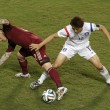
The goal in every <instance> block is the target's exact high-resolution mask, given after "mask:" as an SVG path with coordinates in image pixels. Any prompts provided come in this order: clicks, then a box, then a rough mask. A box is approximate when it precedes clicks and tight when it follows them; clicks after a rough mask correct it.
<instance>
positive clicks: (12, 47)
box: [6, 40, 16, 52]
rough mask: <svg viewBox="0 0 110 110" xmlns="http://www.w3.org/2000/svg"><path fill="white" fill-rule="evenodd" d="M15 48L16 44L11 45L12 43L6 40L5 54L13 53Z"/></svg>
mask: <svg viewBox="0 0 110 110" xmlns="http://www.w3.org/2000/svg"><path fill="white" fill-rule="evenodd" d="M15 47H16V44H15V43H13V42H12V41H10V40H8V48H7V50H6V52H12V51H14V49H15Z"/></svg>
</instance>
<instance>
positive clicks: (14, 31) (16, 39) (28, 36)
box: [3, 24, 42, 48]
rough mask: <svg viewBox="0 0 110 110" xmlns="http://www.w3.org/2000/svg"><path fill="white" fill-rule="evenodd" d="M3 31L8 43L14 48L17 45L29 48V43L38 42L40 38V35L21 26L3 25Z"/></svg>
mask: <svg viewBox="0 0 110 110" xmlns="http://www.w3.org/2000/svg"><path fill="white" fill-rule="evenodd" d="M3 31H4V33H5V36H6V38H7V39H8V42H9V45H10V46H12V47H13V48H15V46H16V45H19V46H21V47H24V48H29V45H30V44H31V43H36V44H39V43H40V42H41V41H42V40H41V38H40V37H38V36H36V35H34V34H33V33H31V32H29V31H28V30H25V29H23V28H20V27H17V26H13V25H11V24H9V25H3Z"/></svg>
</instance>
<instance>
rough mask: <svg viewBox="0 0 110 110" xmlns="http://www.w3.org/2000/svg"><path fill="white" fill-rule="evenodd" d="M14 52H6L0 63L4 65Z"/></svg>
mask: <svg viewBox="0 0 110 110" xmlns="http://www.w3.org/2000/svg"><path fill="white" fill-rule="evenodd" d="M11 53H12V52H5V54H3V55H2V57H1V58H0V65H2V64H3V63H4V62H5V61H6V60H7V59H8V58H9V57H10V55H11Z"/></svg>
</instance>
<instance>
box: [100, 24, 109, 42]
mask: <svg viewBox="0 0 110 110" xmlns="http://www.w3.org/2000/svg"><path fill="white" fill-rule="evenodd" d="M99 29H100V30H101V31H102V32H103V33H104V34H105V36H106V37H107V38H108V39H109V41H110V34H109V32H108V30H107V29H106V27H105V26H103V25H100V27H99Z"/></svg>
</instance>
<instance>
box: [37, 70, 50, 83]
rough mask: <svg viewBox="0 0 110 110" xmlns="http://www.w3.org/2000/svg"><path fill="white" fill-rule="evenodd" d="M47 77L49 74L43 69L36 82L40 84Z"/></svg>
mask: <svg viewBox="0 0 110 110" xmlns="http://www.w3.org/2000/svg"><path fill="white" fill-rule="evenodd" d="M47 77H49V74H48V73H47V72H46V71H44V72H43V73H42V75H41V76H40V78H39V79H38V83H39V84H42V83H43V82H44V80H45V79H46V78H47Z"/></svg>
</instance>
